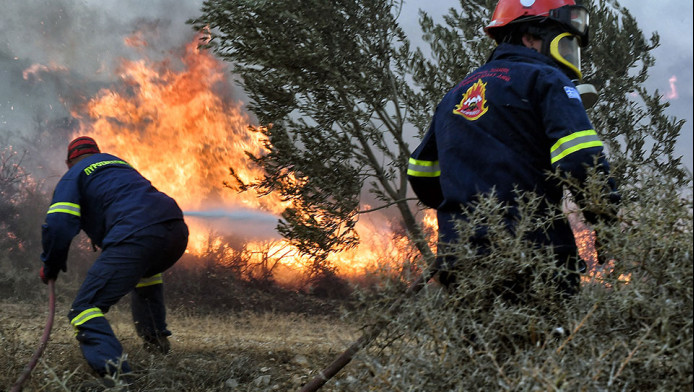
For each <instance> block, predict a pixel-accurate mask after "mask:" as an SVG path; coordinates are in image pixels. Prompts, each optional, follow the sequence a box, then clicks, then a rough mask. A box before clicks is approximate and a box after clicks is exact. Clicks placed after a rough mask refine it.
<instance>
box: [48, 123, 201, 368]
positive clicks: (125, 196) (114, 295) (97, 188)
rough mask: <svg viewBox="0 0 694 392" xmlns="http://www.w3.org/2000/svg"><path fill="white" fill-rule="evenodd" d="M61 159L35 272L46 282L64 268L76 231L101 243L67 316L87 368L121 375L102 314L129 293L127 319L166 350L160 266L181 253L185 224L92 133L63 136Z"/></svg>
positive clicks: (172, 205) (116, 347) (118, 351)
mask: <svg viewBox="0 0 694 392" xmlns="http://www.w3.org/2000/svg"><path fill="white" fill-rule="evenodd" d="M66 163H67V167H68V171H67V173H65V175H63V177H62V178H61V179H60V181H59V182H58V185H57V186H56V188H55V191H54V193H53V200H52V201H51V205H50V207H49V209H48V213H47V215H46V220H45V223H44V224H43V226H42V243H43V253H42V254H41V260H42V261H43V267H42V268H41V270H40V273H39V275H40V278H41V280H42V281H43V282H44V283H47V282H48V280H51V279H56V278H57V276H58V273H59V271H67V265H66V260H67V255H68V250H69V247H70V243H71V241H72V239H73V238H74V237H75V236H76V235H77V234H78V233H79V232H80V230H84V232H85V233H86V234H87V235H88V236H89V238H90V239H91V241H92V243H93V245H94V246H95V249H96V247H99V248H101V254H100V255H99V256H98V257H97V259H96V261H95V262H94V264H93V265H92V266H91V267H90V269H89V271H88V273H87V277H86V278H85V280H84V282H83V283H82V285H81V287H80V289H79V292H78V293H77V297H76V298H75V300H74V302H73V303H72V307H71V309H70V311H69V313H68V318H69V320H70V324H72V326H73V327H74V328H75V333H76V337H77V340H78V341H79V344H80V349H81V350H82V354H83V355H84V358H85V359H86V360H87V363H88V364H89V366H90V367H91V368H92V369H94V371H96V372H97V373H98V374H99V375H100V376H102V377H103V376H106V375H114V374H116V373H120V374H123V373H129V372H131V368H130V366H129V364H128V363H127V361H124V360H123V348H122V346H121V344H120V342H119V341H118V339H117V338H116V336H115V335H114V333H113V330H112V329H111V326H110V325H109V323H108V321H107V320H106V318H105V315H106V313H107V312H108V310H109V308H110V307H111V306H112V305H114V304H115V303H117V302H118V301H119V300H120V299H121V298H122V297H123V296H125V295H126V294H128V293H130V292H132V315H133V321H134V322H135V327H136V330H137V333H138V335H139V336H141V337H142V338H143V339H144V342H145V347H147V348H154V349H157V350H159V351H161V352H163V353H166V352H168V350H169V343H168V339H167V336H169V335H171V332H170V331H169V330H168V329H167V326H166V309H165V306H164V296H163V285H162V272H163V271H165V270H167V269H168V268H169V267H171V266H172V265H173V264H174V263H176V261H178V259H179V258H180V257H181V255H182V254H183V252H184V251H185V249H186V246H187V244H188V227H187V226H186V224H185V222H184V221H183V213H182V211H181V209H180V208H179V206H178V205H177V204H176V202H175V201H174V200H173V199H172V198H171V197H169V196H167V195H165V194H164V193H162V192H160V191H158V190H157V189H155V188H154V186H152V184H151V183H150V182H149V181H148V180H147V179H146V178H144V177H143V176H142V175H141V174H140V173H139V172H138V171H137V170H135V169H134V168H133V167H132V166H130V164H128V163H127V162H125V161H124V160H122V159H120V158H118V157H116V156H114V155H110V154H105V153H101V152H100V150H99V147H98V146H97V144H96V142H95V141H94V140H93V139H92V138H90V137H84V136H83V137H78V138H76V139H74V140H73V141H72V142H70V144H69V146H68V151H67V161H66Z"/></svg>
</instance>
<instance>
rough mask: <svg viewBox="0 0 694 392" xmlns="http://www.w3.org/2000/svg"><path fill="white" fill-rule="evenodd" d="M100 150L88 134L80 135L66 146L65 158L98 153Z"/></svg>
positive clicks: (71, 158)
mask: <svg viewBox="0 0 694 392" xmlns="http://www.w3.org/2000/svg"><path fill="white" fill-rule="evenodd" d="M100 152H101V151H99V146H97V145H96V142H95V141H94V139H92V138H90V137H89V136H80V137H78V138H76V139H75V140H73V141H71V142H70V144H69V145H68V146H67V160H68V161H71V160H73V159H75V158H77V157H81V156H82V155H85V154H98V153H100Z"/></svg>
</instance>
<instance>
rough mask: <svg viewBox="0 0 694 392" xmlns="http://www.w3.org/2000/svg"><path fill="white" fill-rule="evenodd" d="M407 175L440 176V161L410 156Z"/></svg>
mask: <svg viewBox="0 0 694 392" xmlns="http://www.w3.org/2000/svg"><path fill="white" fill-rule="evenodd" d="M407 175H408V176H412V177H439V176H441V168H440V167H439V161H420V160H417V159H414V158H410V161H409V165H408V166H407Z"/></svg>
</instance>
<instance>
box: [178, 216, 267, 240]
mask: <svg viewBox="0 0 694 392" xmlns="http://www.w3.org/2000/svg"><path fill="white" fill-rule="evenodd" d="M183 215H184V217H185V219H186V221H189V222H190V221H192V222H195V223H198V224H202V225H204V226H206V227H207V228H208V229H209V230H211V231H213V232H215V233H216V234H220V235H224V236H232V237H235V238H242V239H246V240H272V239H280V236H279V234H278V233H277V230H275V227H276V226H277V222H278V220H279V217H277V216H275V215H273V214H270V213H267V212H262V211H256V210H247V209H234V210H228V209H213V210H203V211H184V212H183Z"/></svg>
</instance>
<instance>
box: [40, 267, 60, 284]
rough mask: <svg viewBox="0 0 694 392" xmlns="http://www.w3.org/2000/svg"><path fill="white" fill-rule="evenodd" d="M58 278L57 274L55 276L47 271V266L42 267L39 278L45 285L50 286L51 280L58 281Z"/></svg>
mask: <svg viewBox="0 0 694 392" xmlns="http://www.w3.org/2000/svg"><path fill="white" fill-rule="evenodd" d="M57 277H58V273H57V272H56V273H55V274H53V273H50V272H48V271H46V266H45V265H44V266H43V267H41V269H40V270H39V278H41V281H42V282H43V283H44V284H48V281H49V280H56V278H57Z"/></svg>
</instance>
